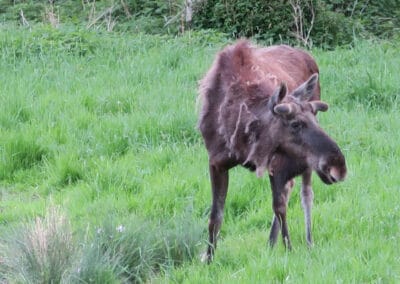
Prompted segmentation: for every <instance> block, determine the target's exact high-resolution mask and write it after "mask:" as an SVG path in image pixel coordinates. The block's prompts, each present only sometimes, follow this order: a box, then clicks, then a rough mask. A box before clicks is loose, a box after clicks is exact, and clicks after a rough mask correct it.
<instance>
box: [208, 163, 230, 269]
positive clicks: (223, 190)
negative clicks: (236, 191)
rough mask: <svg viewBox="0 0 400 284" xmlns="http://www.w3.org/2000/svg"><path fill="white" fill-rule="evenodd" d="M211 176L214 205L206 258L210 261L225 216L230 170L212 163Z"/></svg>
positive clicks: (209, 226)
mask: <svg viewBox="0 0 400 284" xmlns="http://www.w3.org/2000/svg"><path fill="white" fill-rule="evenodd" d="M210 178H211V189H212V205H211V213H210V220H209V223H208V233H209V238H208V248H207V255H206V260H207V262H209V263H210V262H211V261H212V259H213V256H214V250H215V249H216V247H217V237H218V234H219V231H220V228H221V223H222V220H223V216H224V206H225V199H226V194H227V191H228V182H229V175H228V170H227V169H224V168H219V167H217V166H213V165H210Z"/></svg>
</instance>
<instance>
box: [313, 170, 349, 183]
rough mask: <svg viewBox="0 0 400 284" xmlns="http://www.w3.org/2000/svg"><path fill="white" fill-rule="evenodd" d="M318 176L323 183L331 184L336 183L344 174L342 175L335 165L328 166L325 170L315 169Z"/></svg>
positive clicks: (342, 178)
mask: <svg viewBox="0 0 400 284" xmlns="http://www.w3.org/2000/svg"><path fill="white" fill-rule="evenodd" d="M316 172H317V174H318V176H319V178H320V179H321V180H322V181H323V182H324V183H325V184H333V183H337V182H339V181H342V180H344V178H345V176H342V175H341V174H340V170H339V169H338V168H336V167H332V168H328V169H326V170H325V171H324V170H316Z"/></svg>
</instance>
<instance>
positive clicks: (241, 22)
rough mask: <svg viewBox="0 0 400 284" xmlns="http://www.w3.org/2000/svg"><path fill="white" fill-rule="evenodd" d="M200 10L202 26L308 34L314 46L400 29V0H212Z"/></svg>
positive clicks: (268, 34) (240, 32)
mask: <svg viewBox="0 0 400 284" xmlns="http://www.w3.org/2000/svg"><path fill="white" fill-rule="evenodd" d="M196 10H197V11H196V13H195V17H194V23H195V26H196V27H200V28H214V29H218V30H221V31H223V32H226V33H227V34H230V35H232V36H234V37H241V36H245V37H250V36H251V37H257V38H260V39H263V40H268V41H272V42H278V41H284V42H294V41H296V40H297V41H299V42H300V43H302V44H304V40H306V44H307V45H308V46H310V45H312V44H315V45H317V46H324V47H333V46H337V45H343V44H348V43H351V42H353V40H354V37H362V36H367V37H370V36H376V37H381V38H388V37H393V36H394V35H396V34H397V35H398V34H399V31H400V30H399V27H400V20H399V19H400V1H398V0H384V1H368V0H361V1H341V0H309V1H293V0H292V1H290V0H285V1H281V0H275V1H259V0H250V1H249V0H231V1H220V0H207V1H199V2H198V4H197V6H196ZM296 18H297V20H296ZM296 24H297V26H296ZM308 33H309V35H308ZM308 36H309V37H310V38H307V37H308Z"/></svg>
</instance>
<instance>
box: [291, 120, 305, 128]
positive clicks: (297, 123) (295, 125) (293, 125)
mask: <svg viewBox="0 0 400 284" xmlns="http://www.w3.org/2000/svg"><path fill="white" fill-rule="evenodd" d="M302 127H303V123H302V122H301V121H299V120H295V121H292V122H291V123H290V128H292V129H293V130H300V129H301V128H302Z"/></svg>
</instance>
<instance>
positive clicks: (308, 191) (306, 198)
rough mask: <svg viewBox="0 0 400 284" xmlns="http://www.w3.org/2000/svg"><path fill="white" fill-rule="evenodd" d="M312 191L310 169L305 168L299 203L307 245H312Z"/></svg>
mask: <svg viewBox="0 0 400 284" xmlns="http://www.w3.org/2000/svg"><path fill="white" fill-rule="evenodd" d="M313 199H314V193H313V190H312V187H311V170H310V169H308V170H306V171H305V172H304V173H303V175H302V184H301V205H302V207H303V211H304V221H305V228H306V240H307V245H308V246H309V247H311V246H312V236H311V210H312V206H313Z"/></svg>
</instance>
